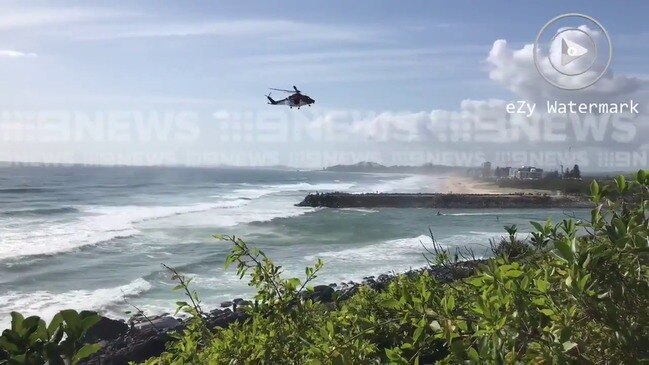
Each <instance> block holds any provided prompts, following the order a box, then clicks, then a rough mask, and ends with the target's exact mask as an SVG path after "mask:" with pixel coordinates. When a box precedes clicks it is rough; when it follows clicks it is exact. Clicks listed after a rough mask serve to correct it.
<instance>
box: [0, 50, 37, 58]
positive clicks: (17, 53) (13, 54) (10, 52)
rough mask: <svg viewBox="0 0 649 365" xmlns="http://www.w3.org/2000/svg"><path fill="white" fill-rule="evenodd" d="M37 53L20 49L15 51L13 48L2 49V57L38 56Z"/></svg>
mask: <svg viewBox="0 0 649 365" xmlns="http://www.w3.org/2000/svg"><path fill="white" fill-rule="evenodd" d="M36 56H37V55H36V53H32V52H29V53H25V52H20V51H15V50H12V49H0V58H3V57H6V58H21V57H36Z"/></svg>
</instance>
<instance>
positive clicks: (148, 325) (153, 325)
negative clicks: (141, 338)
mask: <svg viewBox="0 0 649 365" xmlns="http://www.w3.org/2000/svg"><path fill="white" fill-rule="evenodd" d="M182 325H183V324H182V322H180V321H179V320H177V319H176V318H174V317H170V316H164V317H156V318H152V319H150V320H149V321H144V322H140V323H137V324H136V325H135V328H137V329H139V330H140V331H148V330H149V329H154V330H157V331H167V330H174V329H176V328H178V327H181V326H182Z"/></svg>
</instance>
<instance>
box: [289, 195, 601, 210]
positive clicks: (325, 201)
mask: <svg viewBox="0 0 649 365" xmlns="http://www.w3.org/2000/svg"><path fill="white" fill-rule="evenodd" d="M296 206H300V207H327V208H438V209H439V208H444V209H448V208H461V209H485V208H498V209H506V208H581V207H588V206H590V205H589V203H588V201H586V199H585V198H582V197H579V196H572V195H549V194H523V193H519V194H443V193H430V194H428V193H421V194H402V193H365V194H352V193H340V192H335V193H322V194H321V193H317V194H309V195H307V196H306V197H305V198H304V200H302V201H301V202H300V203H298V204H296Z"/></svg>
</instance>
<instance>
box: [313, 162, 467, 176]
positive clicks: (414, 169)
mask: <svg viewBox="0 0 649 365" xmlns="http://www.w3.org/2000/svg"><path fill="white" fill-rule="evenodd" d="M324 170H325V171H343V172H387V173H390V172H391V173H451V172H454V173H458V172H459V173H465V172H466V170H467V168H466V167H460V166H446V165H434V164H432V163H427V164H424V165H420V166H400V165H394V166H385V165H381V164H380V163H376V162H367V161H363V162H359V163H356V164H353V165H334V166H330V167H326V168H325V169H324Z"/></svg>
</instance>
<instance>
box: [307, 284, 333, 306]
mask: <svg viewBox="0 0 649 365" xmlns="http://www.w3.org/2000/svg"><path fill="white" fill-rule="evenodd" d="M334 292H335V290H334V288H332V287H330V286H329V285H316V286H314V287H313V293H311V295H310V297H311V299H312V300H314V301H318V302H331V301H332V300H333V295H334Z"/></svg>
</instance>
